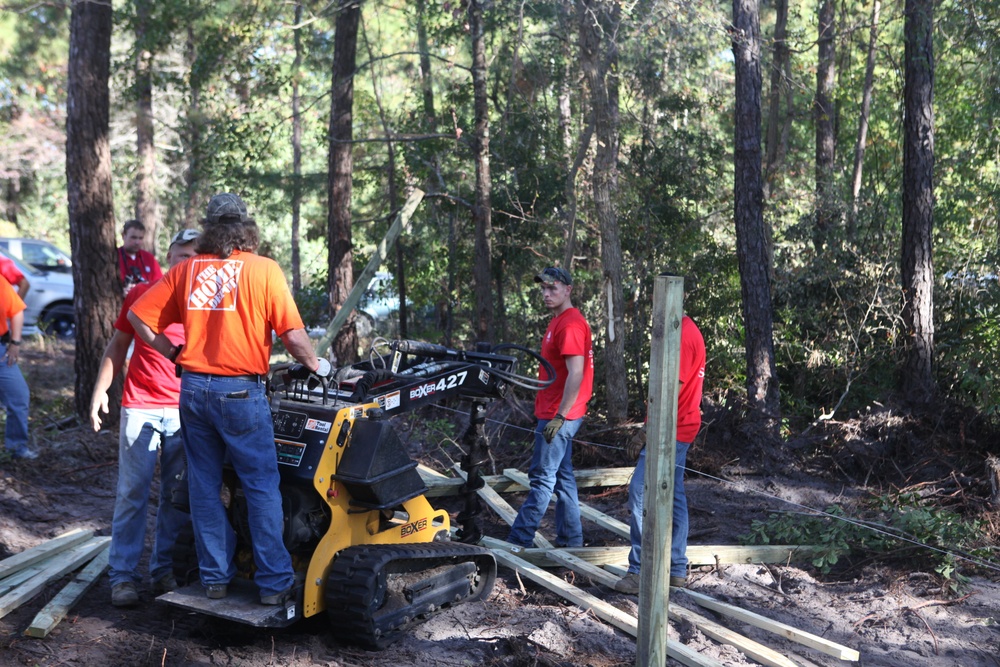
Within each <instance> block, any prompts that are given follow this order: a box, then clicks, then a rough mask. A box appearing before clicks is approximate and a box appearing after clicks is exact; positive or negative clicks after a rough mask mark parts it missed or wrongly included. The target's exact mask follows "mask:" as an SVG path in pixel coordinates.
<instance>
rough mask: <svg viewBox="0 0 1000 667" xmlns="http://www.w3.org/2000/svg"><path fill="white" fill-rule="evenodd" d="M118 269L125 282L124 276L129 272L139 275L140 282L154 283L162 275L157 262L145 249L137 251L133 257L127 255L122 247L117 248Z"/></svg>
mask: <svg viewBox="0 0 1000 667" xmlns="http://www.w3.org/2000/svg"><path fill="white" fill-rule="evenodd" d="M118 269H119V271H120V273H121V277H122V282H125V278H126V277H127V276H128V275H129V274H130V273H134V274H135V275H137V276H141V277H142V282H147V283H155V282H156V281H157V280H159V279H160V278H162V277H163V271H161V270H160V264H159V262H157V261H156V258H155V257H153V256H152V255H151V254H150V253H148V252H146V251H145V250H140V251H139V252H137V253H136V254H135V257H129V256H128V253H127V252H125V250H124V249H123V248H118Z"/></svg>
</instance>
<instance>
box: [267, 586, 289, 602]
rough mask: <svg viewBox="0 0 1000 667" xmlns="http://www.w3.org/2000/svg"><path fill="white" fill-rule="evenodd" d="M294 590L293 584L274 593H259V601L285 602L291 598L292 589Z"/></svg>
mask: <svg viewBox="0 0 1000 667" xmlns="http://www.w3.org/2000/svg"><path fill="white" fill-rule="evenodd" d="M293 590H295V586H289V587H288V588H286V589H285V590H283V591H281V592H279V593H275V594H274V595H261V596H260V603H261V604H263V605H279V604H285V603H286V602H288V601H289V600H291V599H292V591H293Z"/></svg>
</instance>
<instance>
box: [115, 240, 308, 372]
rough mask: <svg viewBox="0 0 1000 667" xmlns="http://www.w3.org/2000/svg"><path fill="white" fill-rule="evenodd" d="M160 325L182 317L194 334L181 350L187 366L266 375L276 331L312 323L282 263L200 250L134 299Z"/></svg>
mask: <svg viewBox="0 0 1000 667" xmlns="http://www.w3.org/2000/svg"><path fill="white" fill-rule="evenodd" d="M132 312H134V313H135V314H136V315H137V316H138V317H139V319H140V320H142V321H143V322H145V323H146V324H147V325H148V326H149V327H150V328H151V329H152V330H153V331H154V332H159V331H163V330H164V329H165V328H166V327H167V326H169V325H170V324H173V323H174V322H181V323H183V325H184V335H185V337H186V338H187V341H186V342H185V343H184V349H183V350H181V353H180V355H179V356H178V357H177V363H179V364H180V365H181V367H182V368H184V370H186V371H192V372H194V373H211V374H213V375H252V374H256V375H264V374H266V373H267V371H268V368H269V364H270V361H271V334H272V332H274V333H277V334H278V335H279V336H280V335H282V334H284V333H286V332H288V331H290V330H292V329H302V328H304V325H303V323H302V318H301V317H300V316H299V310H298V308H297V307H296V306H295V301H294V300H293V299H292V293H291V292H290V291H289V289H288V282H287V281H286V280H285V274H283V273H282V272H281V267H280V266H278V264H277V263H276V262H275V261H274V260H271V259H268V258H266V257H260V256H258V255H255V254H253V253H249V252H240V251H238V250H237V251H236V252H234V253H233V254H232V255H231V256H229V257H227V258H226V259H219V257H218V256H217V255H197V256H195V257H192V258H191V259H187V260H184V261H183V262H181V263H180V264H178V265H177V266H175V267H173V268H172V269H170V270H169V271H168V272H167V275H165V276H164V277H163V280H160V281H159V282H157V283H155V284H153V285H152V286H151V287H150V288H149V289H148V290H147V291H146V293H145V294H143V295H142V298H141V299H139V300H138V301H136V303H135V305H134V306H132Z"/></svg>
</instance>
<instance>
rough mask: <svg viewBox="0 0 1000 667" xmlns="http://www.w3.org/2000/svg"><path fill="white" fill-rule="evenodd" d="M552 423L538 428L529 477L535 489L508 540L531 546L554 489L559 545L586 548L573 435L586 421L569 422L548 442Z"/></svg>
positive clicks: (524, 505) (542, 423)
mask: <svg viewBox="0 0 1000 667" xmlns="http://www.w3.org/2000/svg"><path fill="white" fill-rule="evenodd" d="M548 423H549V420H548V419H542V420H540V421H539V422H538V426H537V427H536V428H535V450H534V453H533V454H532V456H531V468H530V469H529V470H528V478H529V479H530V481H531V489H530V490H529V491H528V497H527V498H525V499H524V504H523V505H521V510H520V511H519V512H518V513H517V518H516V519H514V524H513V525H512V526H511V527H510V535H509V536H508V537H507V541H508V542H510V543H511V544H517V545H520V546H522V547H530V546H531V545H532V543H533V542H534V540H535V531H536V530H538V524H539V523H541V521H542V517H543V516H544V515H545V510H546V509H547V508H548V506H549V501H550V500H551V499H552V494H553V492H554V493H555V495H556V545H557V546H561V547H582V546H583V526H582V525H581V524H580V501H579V499H578V498H577V495H576V477H574V476H573V436H575V435H576V432H577V431H578V430H579V429H580V425H581V424H583V419H582V418H581V419H574V420H573V421H567V422H566V423H565V424H563V425H562V428H560V429H559V432H558V433H556V437H554V438H552V442H545V436H544V435H542V429H544V428H545V425H546V424H548Z"/></svg>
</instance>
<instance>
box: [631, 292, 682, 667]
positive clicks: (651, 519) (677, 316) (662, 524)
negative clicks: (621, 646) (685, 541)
mask: <svg viewBox="0 0 1000 667" xmlns="http://www.w3.org/2000/svg"><path fill="white" fill-rule="evenodd" d="M683 314H684V278H682V277H680V276H668V275H659V276H657V277H656V282H655V285H654V289H653V324H652V331H651V339H650V350H649V399H648V407H647V411H648V421H647V423H646V475H645V478H644V484H645V495H644V498H643V517H642V567H641V568H640V570H639V580H640V591H639V633H638V636H637V637H636V651H635V664H636V665H637V666H639V667H647V666H648V665H662V664H664V663H665V662H666V659H667V612H668V610H667V605H668V604H669V603H670V586H669V580H670V543H671V540H670V534H671V530H672V528H673V510H674V464H675V460H676V454H677V447H676V442H677V379H678V376H679V374H680V349H681V318H682V317H683Z"/></svg>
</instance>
